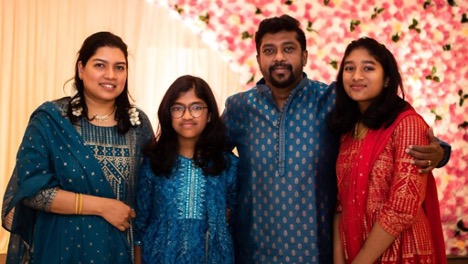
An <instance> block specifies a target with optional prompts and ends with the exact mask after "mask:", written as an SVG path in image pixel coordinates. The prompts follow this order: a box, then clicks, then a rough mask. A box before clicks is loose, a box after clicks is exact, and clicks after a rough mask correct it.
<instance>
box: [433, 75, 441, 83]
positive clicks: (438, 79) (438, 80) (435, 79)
mask: <svg viewBox="0 0 468 264" xmlns="http://www.w3.org/2000/svg"><path fill="white" fill-rule="evenodd" d="M432 79H433V80H434V81H436V82H440V78H439V77H437V76H434V78H432Z"/></svg>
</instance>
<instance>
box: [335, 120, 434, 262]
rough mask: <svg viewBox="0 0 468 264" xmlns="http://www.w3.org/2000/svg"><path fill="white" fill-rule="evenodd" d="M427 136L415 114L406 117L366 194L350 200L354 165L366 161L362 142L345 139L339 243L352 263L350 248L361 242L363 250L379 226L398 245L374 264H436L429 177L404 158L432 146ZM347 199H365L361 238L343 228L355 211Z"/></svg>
mask: <svg viewBox="0 0 468 264" xmlns="http://www.w3.org/2000/svg"><path fill="white" fill-rule="evenodd" d="M426 131H427V125H426V124H425V122H424V120H423V119H422V118H421V117H419V116H417V115H411V116H407V117H404V118H403V119H402V120H401V122H399V123H398V124H397V125H396V128H395V130H394V131H393V133H392V135H391V136H390V139H389V140H388V142H387V144H386V145H385V148H384V150H383V152H382V153H381V154H380V155H379V156H378V158H377V159H376V162H375V163H374V166H373V167H372V169H371V170H370V174H369V176H368V180H367V182H366V183H367V184H368V188H367V195H366V194H364V195H362V196H360V195H351V196H348V195H349V193H348V192H350V191H352V190H355V189H356V188H352V187H353V186H352V185H353V184H356V181H358V180H357V178H356V177H359V176H356V175H354V174H353V173H352V172H353V166H354V164H355V163H356V162H359V161H360V160H361V161H362V156H359V157H358V156H357V155H358V154H359V151H360V150H361V147H363V142H364V140H363V139H361V140H355V139H353V138H352V137H351V135H350V134H347V135H344V136H343V137H342V139H341V146H340V154H339V157H338V160H337V165H336V170H337V177H338V200H339V201H338V208H337V211H338V212H340V211H341V212H342V214H341V219H340V238H341V243H342V247H343V250H344V253H345V257H346V258H347V261H348V262H349V263H350V262H351V260H350V259H349V258H350V256H349V255H350V254H349V244H350V243H359V244H360V245H359V248H360V247H361V246H362V243H363V242H365V240H366V239H367V237H368V236H369V234H370V232H371V230H372V227H373V225H374V223H375V222H376V221H378V222H379V224H380V225H381V226H382V228H383V229H384V230H385V231H386V232H388V233H389V234H391V235H393V236H395V237H396V239H395V241H394V243H393V244H392V245H391V246H390V247H389V248H388V249H387V250H386V251H385V252H384V253H383V255H382V256H381V258H380V259H379V260H378V261H377V262H376V263H436V260H435V250H434V242H433V239H432V236H431V229H430V226H429V223H428V220H427V217H426V215H425V212H424V210H423V206H422V203H423V201H424V199H425V195H426V184H427V180H428V174H421V173H419V172H418V167H417V166H415V165H413V164H411V161H412V158H411V157H410V156H409V155H408V154H406V153H405V149H406V148H407V147H408V146H409V145H427V144H428V139H427V136H426ZM369 132H370V131H369ZM367 136H369V133H368V135H366V137H367ZM361 165H362V164H361ZM361 165H360V166H361ZM361 177H362V176H361ZM430 177H432V176H430ZM357 189H358V188H357ZM361 193H364V192H362V191H361ZM345 197H353V198H352V199H353V200H354V199H359V197H367V199H366V201H361V202H362V203H365V204H364V205H365V209H364V212H363V213H362V217H363V219H362V220H359V221H358V223H362V225H363V228H362V229H363V230H364V232H363V233H362V234H361V235H362V237H360V238H354V237H350V235H349V232H348V230H347V228H345V227H346V224H345V223H347V222H348V221H350V217H351V216H350V215H349V214H348V212H350V211H349V210H354V208H347V207H352V206H350V205H349V203H347V202H345V201H344V200H343V199H345ZM354 202H355V203H358V202H359V201H353V203H354ZM346 204H348V206H347V205H346ZM437 206H438V205H437ZM352 215H355V214H352ZM353 217H355V216H353ZM360 221H362V222H360Z"/></svg>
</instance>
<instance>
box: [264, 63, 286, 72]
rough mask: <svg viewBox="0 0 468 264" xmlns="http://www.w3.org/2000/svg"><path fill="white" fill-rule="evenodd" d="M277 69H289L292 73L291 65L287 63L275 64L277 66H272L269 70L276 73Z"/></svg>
mask: <svg viewBox="0 0 468 264" xmlns="http://www.w3.org/2000/svg"><path fill="white" fill-rule="evenodd" d="M276 68H283V69H288V70H290V71H292V66H291V64H287V63H284V62H281V61H279V62H275V64H273V65H271V66H270V68H269V70H270V72H272V71H274V70H275V69H276Z"/></svg>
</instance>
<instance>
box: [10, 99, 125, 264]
mask: <svg viewBox="0 0 468 264" xmlns="http://www.w3.org/2000/svg"><path fill="white" fill-rule="evenodd" d="M52 187H59V188H60V189H63V190H67V191H70V192H76V193H83V194H89V195H94V196H100V197H107V198H113V199H115V194H114V192H113V190H112V188H111V186H110V184H109V183H108V181H107V180H106V177H105V175H104V173H103V171H102V169H101V166H100V165H99V163H98V161H97V159H96V158H95V157H94V154H93V152H92V151H91V149H90V148H89V147H87V146H86V144H85V143H84V141H83V138H82V137H81V135H80V134H79V133H78V132H77V130H76V128H75V127H74V126H73V125H72V124H71V123H70V121H69V120H68V119H67V118H66V117H65V113H63V110H62V109H61V108H60V107H58V106H57V103H52V102H46V103H44V104H42V105H41V106H40V107H39V108H38V109H37V110H36V111H35V112H34V113H33V114H32V115H31V118H30V121H29V124H28V127H27V129H26V132H25V135H24V138H23V141H22V143H21V146H20V149H19V151H18V154H17V161H16V167H15V170H14V172H13V175H12V177H11V179H10V182H9V184H8V187H7V190H6V193H5V197H4V201H3V208H2V225H3V227H4V228H5V229H7V230H8V231H10V232H11V237H10V243H9V249H8V255H7V263H26V262H30V263H132V258H131V250H130V246H129V245H128V240H127V238H126V236H125V233H123V232H120V231H119V230H118V229H116V228H115V227H113V226H112V225H110V224H109V223H108V222H107V221H105V220H104V219H103V218H101V217H99V216H91V215H89V216H88V215H60V214H54V213H48V212H45V211H39V210H34V209H31V208H29V207H26V206H25V205H23V199H25V198H30V197H34V196H36V195H37V194H38V193H39V192H40V191H41V190H43V189H48V188H52Z"/></svg>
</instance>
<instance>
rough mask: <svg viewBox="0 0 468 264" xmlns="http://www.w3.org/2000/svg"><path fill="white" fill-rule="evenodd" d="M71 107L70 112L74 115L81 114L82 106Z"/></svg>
mask: <svg viewBox="0 0 468 264" xmlns="http://www.w3.org/2000/svg"><path fill="white" fill-rule="evenodd" d="M72 109H73V111H72V114H73V115H74V116H77V117H79V116H81V112H83V108H81V107H78V108H72Z"/></svg>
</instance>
